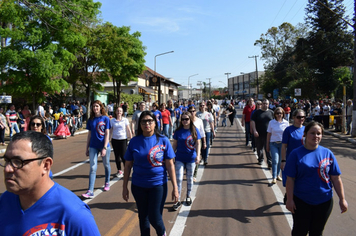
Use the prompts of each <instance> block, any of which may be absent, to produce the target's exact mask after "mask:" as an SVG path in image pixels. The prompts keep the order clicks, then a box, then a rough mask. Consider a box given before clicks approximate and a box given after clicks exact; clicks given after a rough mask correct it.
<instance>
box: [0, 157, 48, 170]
mask: <svg viewBox="0 0 356 236" xmlns="http://www.w3.org/2000/svg"><path fill="white" fill-rule="evenodd" d="M45 158H46V157H39V158H34V159H27V160H21V159H19V158H12V159H9V158H6V157H3V158H0V166H2V167H6V165H7V164H9V163H10V164H11V166H12V167H13V168H16V169H21V168H22V167H23V166H24V165H25V164H28V163H29V162H31V161H36V160H42V159H45Z"/></svg>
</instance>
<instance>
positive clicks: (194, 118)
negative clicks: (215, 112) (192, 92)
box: [188, 106, 206, 182]
mask: <svg viewBox="0 0 356 236" xmlns="http://www.w3.org/2000/svg"><path fill="white" fill-rule="evenodd" d="M188 111H189V112H190V113H191V114H192V121H193V124H194V126H195V127H196V128H197V129H198V131H199V134H200V137H201V140H200V141H201V145H200V146H201V149H200V153H202V151H203V149H206V139H205V130H204V123H203V121H202V120H201V119H199V118H198V117H197V116H196V115H195V114H196V113H197V110H196V107H195V106H191V107H189V110H188ZM197 157H199V156H198V155H197ZM199 160H201V158H200V157H199ZM198 167H199V163H198V164H196V165H195V169H194V174H193V182H195V181H196V180H197V174H198Z"/></svg>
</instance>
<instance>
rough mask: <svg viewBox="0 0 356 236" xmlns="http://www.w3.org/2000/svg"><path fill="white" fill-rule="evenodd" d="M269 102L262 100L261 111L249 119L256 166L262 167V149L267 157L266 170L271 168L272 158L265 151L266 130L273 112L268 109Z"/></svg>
mask: <svg viewBox="0 0 356 236" xmlns="http://www.w3.org/2000/svg"><path fill="white" fill-rule="evenodd" d="M268 104H269V101H268V99H264V100H263V101H262V107H261V109H259V110H257V111H255V112H254V113H253V115H252V117H251V129H252V131H253V135H254V136H255V142H256V148H257V156H258V164H259V165H262V162H263V149H264V150H265V153H266V157H267V164H268V168H269V169H271V168H272V158H271V155H270V153H269V152H267V150H266V146H267V128H268V124H269V122H270V121H271V120H273V111H271V110H269V109H268Z"/></svg>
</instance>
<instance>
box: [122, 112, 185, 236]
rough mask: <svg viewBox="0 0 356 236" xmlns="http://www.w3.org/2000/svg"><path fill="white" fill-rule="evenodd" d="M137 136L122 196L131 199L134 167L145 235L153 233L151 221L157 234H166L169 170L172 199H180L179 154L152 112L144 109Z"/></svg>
mask: <svg viewBox="0 0 356 236" xmlns="http://www.w3.org/2000/svg"><path fill="white" fill-rule="evenodd" d="M138 125H139V126H138V130H137V136H135V137H134V138H132V139H131V141H130V144H129V146H128V148H127V150H126V153H125V160H126V161H125V171H124V182H123V190H122V197H123V199H124V200H125V201H128V199H129V190H128V188H127V185H128V181H129V177H130V173H131V168H133V173H132V178H131V179H132V184H131V191H132V195H133V196H134V198H135V201H136V205H137V210H138V217H139V221H140V231H141V235H150V224H151V225H152V226H153V227H154V228H155V230H156V233H157V235H166V228H165V226H164V223H163V219H162V213H163V206H164V203H165V201H166V197H167V181H168V178H167V172H168V174H169V176H170V179H171V182H172V185H173V191H172V200H174V202H177V201H178V197H179V195H178V188H177V182H176V175H175V170H174V163H173V158H174V157H175V153H174V151H173V148H172V145H171V143H170V141H169V139H168V138H167V137H165V136H163V135H161V134H160V132H159V130H158V129H157V120H156V117H155V116H154V114H153V113H152V112H151V111H144V112H142V113H141V116H140V118H139V121H138Z"/></svg>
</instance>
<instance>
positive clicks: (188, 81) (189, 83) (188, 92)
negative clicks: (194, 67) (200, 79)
mask: <svg viewBox="0 0 356 236" xmlns="http://www.w3.org/2000/svg"><path fill="white" fill-rule="evenodd" d="M196 75H198V74H194V75H191V76H189V77H188V99H190V87H189V86H190V83H189V82H190V77H193V76H196Z"/></svg>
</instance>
